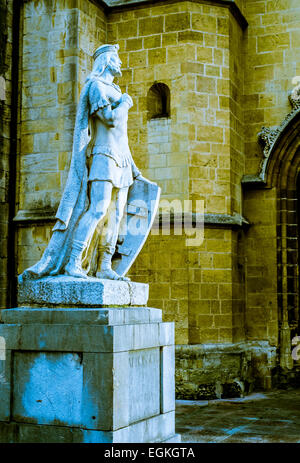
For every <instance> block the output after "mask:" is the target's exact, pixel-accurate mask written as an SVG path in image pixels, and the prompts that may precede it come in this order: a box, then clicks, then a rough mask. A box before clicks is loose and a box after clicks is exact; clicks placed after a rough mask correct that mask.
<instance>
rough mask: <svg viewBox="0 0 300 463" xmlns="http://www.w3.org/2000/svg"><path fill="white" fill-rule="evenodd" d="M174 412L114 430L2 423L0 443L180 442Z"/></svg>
mask: <svg viewBox="0 0 300 463" xmlns="http://www.w3.org/2000/svg"><path fill="white" fill-rule="evenodd" d="M174 423H175V413H174V412H169V413H165V414H162V415H158V416H154V417H151V418H149V419H147V420H144V421H140V422H138V423H135V424H133V425H131V426H127V427H125V428H122V429H118V430H117V431H97V430H88V429H79V428H72V427H70V428H68V427H66V426H47V425H45V426H41V425H32V424H30V425H29V424H25V423H1V422H0V442H2V443H41V442H43V443H47V444H48V443H84V444H92V443H93V444H102V443H145V442H146V443H147V442H148V443H155V442H174V441H176V442H180V436H178V434H177V435H175V426H174Z"/></svg>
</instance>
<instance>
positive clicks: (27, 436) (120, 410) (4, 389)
mask: <svg viewBox="0 0 300 463" xmlns="http://www.w3.org/2000/svg"><path fill="white" fill-rule="evenodd" d="M3 322H4V323H2V324H1V325H0V336H1V339H4V340H5V346H6V350H5V358H4V359H2V360H1V361H0V442H94V443H96V442H99V443H100V442H163V441H166V440H169V439H173V440H174V439H177V440H178V439H179V438H177V437H175V431H174V409H175V404H174V395H175V384H174V375H175V371H174V325H173V323H162V322H161V310H158V309H152V308H147V307H135V308H134V307H132V308H131V307H124V308H120V307H114V308H112V307H110V308H94V309H92V308H86V309H84V308H28V307H27V308H17V309H7V310H4V311H3ZM2 357H3V356H2ZM11 378H13V380H11Z"/></svg>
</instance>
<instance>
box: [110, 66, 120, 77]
mask: <svg viewBox="0 0 300 463" xmlns="http://www.w3.org/2000/svg"><path fill="white" fill-rule="evenodd" d="M109 70H110V72H111V73H112V75H113V76H114V77H121V76H122V71H121V69H120V68H119V67H115V66H109Z"/></svg>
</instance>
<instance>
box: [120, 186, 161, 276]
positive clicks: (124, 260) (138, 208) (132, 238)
mask: <svg viewBox="0 0 300 463" xmlns="http://www.w3.org/2000/svg"><path fill="white" fill-rule="evenodd" d="M160 191H161V190H160V188H159V186H158V185H156V183H152V182H150V181H149V180H147V179H145V178H143V177H142V178H138V179H135V180H134V182H133V184H132V185H131V187H130V188H129V191H128V199H127V208H126V211H125V213H124V216H123V219H122V222H121V225H120V230H119V236H118V241H117V246H116V252H115V254H114V256H113V258H112V268H113V269H114V270H115V272H117V273H118V274H119V275H121V276H124V275H125V274H126V273H127V272H128V270H129V269H130V267H131V266H132V264H133V262H134V261H135V259H136V257H137V256H138V254H139V252H140V250H141V249H142V247H143V245H144V243H145V241H146V239H147V237H148V235H149V233H150V230H151V227H152V224H153V221H154V219H155V215H156V212H157V209H158V204H159V198H160Z"/></svg>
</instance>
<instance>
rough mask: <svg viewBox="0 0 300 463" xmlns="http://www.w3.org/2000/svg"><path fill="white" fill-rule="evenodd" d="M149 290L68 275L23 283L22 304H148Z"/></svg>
mask: <svg viewBox="0 0 300 463" xmlns="http://www.w3.org/2000/svg"><path fill="white" fill-rule="evenodd" d="M148 292H149V287H148V285H146V284H143V283H134V282H126V281H116V280H100V279H99V278H92V277H91V278H88V279H81V278H73V277H69V276H66V275H59V276H55V277H46V278H42V279H39V280H29V279H28V280H27V279H24V280H22V281H20V282H19V288H18V303H19V304H20V305H25V304H29V305H31V304H34V305H44V306H47V304H50V305H54V306H65V307H66V306H69V307H72V306H79V307H80V306H81V307H84V306H87V307H101V306H105V305H111V306H131V305H146V304H147V301H148Z"/></svg>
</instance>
